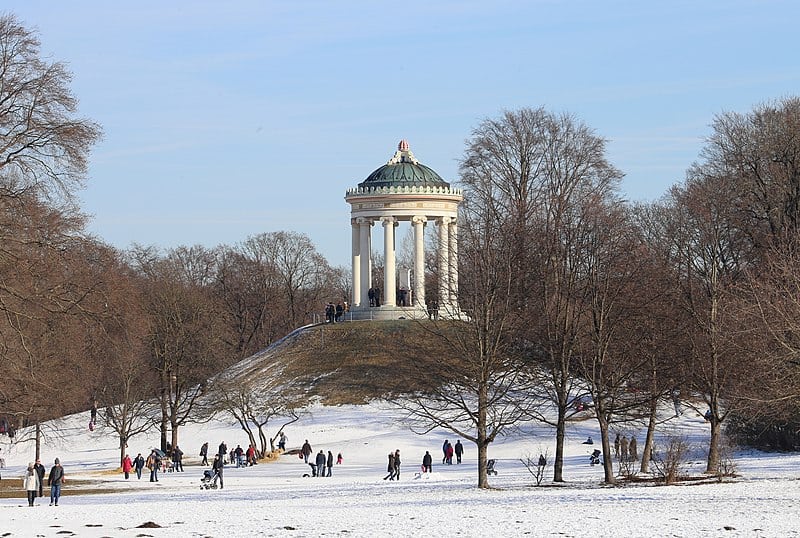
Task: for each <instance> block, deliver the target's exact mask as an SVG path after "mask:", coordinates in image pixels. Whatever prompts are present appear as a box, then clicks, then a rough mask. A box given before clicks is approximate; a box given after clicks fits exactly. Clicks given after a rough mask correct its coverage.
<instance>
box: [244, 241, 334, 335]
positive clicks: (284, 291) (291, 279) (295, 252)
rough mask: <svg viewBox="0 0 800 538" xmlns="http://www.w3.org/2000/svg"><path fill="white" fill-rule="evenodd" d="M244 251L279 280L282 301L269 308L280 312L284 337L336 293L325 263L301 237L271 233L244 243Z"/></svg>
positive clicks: (309, 243) (309, 242) (329, 271)
mask: <svg viewBox="0 0 800 538" xmlns="http://www.w3.org/2000/svg"><path fill="white" fill-rule="evenodd" d="M243 250H244V252H245V253H246V254H247V255H248V256H249V257H250V258H252V259H253V260H255V261H256V262H257V263H259V264H264V265H266V266H269V267H270V268H271V269H272V270H273V271H275V272H276V274H277V275H278V277H279V278H280V280H281V295H282V297H283V299H284V300H283V301H282V302H281V303H280V304H277V305H272V308H278V309H281V313H282V315H283V316H284V318H285V319H286V322H287V324H288V330H287V331H285V333H288V332H289V331H290V330H293V329H296V328H297V327H299V326H300V325H301V324H302V323H304V322H305V321H306V320H307V318H308V317H309V314H311V312H313V311H317V310H318V309H319V308H320V307H321V305H322V304H324V303H323V301H325V300H326V298H329V297H330V296H331V294H333V293H336V292H335V289H334V288H335V284H334V282H335V281H334V279H333V274H332V270H331V268H330V266H329V265H328V262H327V261H326V260H325V258H323V257H322V255H320V254H319V253H318V252H317V250H316V248H315V247H314V244H313V243H312V242H311V240H310V239H309V238H308V237H307V236H306V235H304V234H298V233H295V232H273V233H267V234H260V235H256V236H253V237H250V238H249V239H248V240H247V241H245V243H244V245H243ZM337 295H338V293H337ZM328 300H330V299H328ZM285 333H284V334H285Z"/></svg>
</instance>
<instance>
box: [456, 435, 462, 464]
mask: <svg viewBox="0 0 800 538" xmlns="http://www.w3.org/2000/svg"><path fill="white" fill-rule="evenodd" d="M454 450H455V453H456V463H461V455H462V454H464V445H462V444H461V439H459V440H458V441H456V446H455V447H454Z"/></svg>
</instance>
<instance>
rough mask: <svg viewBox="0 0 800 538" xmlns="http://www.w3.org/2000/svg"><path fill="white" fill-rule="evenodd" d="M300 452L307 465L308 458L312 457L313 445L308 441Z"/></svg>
mask: <svg viewBox="0 0 800 538" xmlns="http://www.w3.org/2000/svg"><path fill="white" fill-rule="evenodd" d="M300 452H301V453H302V454H303V459H304V460H305V462H306V463H308V457H309V456H310V455H311V452H312V449H311V444H310V443H309V442H308V439H306V442H305V443H303V447H302V448H301V449H300Z"/></svg>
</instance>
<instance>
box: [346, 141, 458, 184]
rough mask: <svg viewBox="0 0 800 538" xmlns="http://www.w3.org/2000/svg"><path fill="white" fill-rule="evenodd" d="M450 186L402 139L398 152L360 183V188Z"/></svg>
mask: <svg viewBox="0 0 800 538" xmlns="http://www.w3.org/2000/svg"><path fill="white" fill-rule="evenodd" d="M428 186H430V187H449V186H450V184H449V183H447V182H446V181H445V180H443V179H442V177H441V176H440V175H439V174H437V173H436V172H434V171H433V170H432V169H430V168H428V167H427V166H425V165H424V164H421V163H420V162H419V161H417V159H415V158H414V154H413V153H411V150H410V149H408V142H406V141H405V140H401V141H400V144H398V146H397V152H396V153H395V154H394V157H392V158H391V159H390V160H389V162H388V163H386V164H384V165H383V166H381V167H380V168H378V169H377V170H375V171H374V172H372V173H371V174H370V175H369V176H367V179H365V180H364V181H362V182H361V183H359V184H358V187H359V188H380V187H428Z"/></svg>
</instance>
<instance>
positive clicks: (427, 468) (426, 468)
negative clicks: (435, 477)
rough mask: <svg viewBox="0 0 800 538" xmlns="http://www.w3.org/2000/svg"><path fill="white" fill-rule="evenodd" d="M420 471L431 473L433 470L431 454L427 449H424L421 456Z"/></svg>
mask: <svg viewBox="0 0 800 538" xmlns="http://www.w3.org/2000/svg"><path fill="white" fill-rule="evenodd" d="M422 472H423V473H432V472H433V456H431V453H430V452H428V451H427V450H426V451H425V455H424V456H422Z"/></svg>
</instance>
